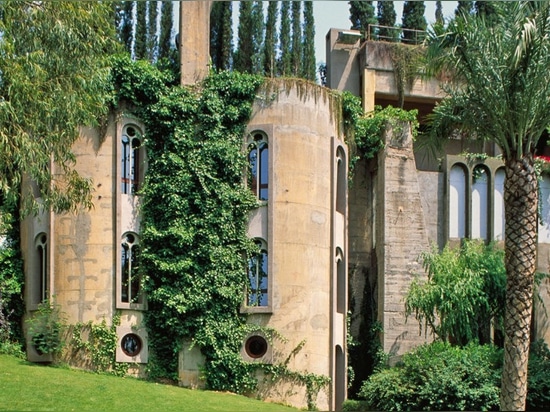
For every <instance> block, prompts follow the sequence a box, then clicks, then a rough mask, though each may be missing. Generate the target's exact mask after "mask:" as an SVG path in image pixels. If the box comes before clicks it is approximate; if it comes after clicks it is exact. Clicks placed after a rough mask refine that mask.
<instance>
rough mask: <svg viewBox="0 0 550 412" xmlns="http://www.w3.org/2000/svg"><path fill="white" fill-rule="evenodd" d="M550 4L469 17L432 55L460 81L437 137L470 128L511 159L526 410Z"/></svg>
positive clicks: (511, 241)
mask: <svg viewBox="0 0 550 412" xmlns="http://www.w3.org/2000/svg"><path fill="white" fill-rule="evenodd" d="M549 3H550V2H546V1H520V2H498V6H497V7H496V17H495V18H496V19H498V24H494V23H487V21H486V19H480V18H477V17H476V16H475V15H473V14H462V15H460V16H458V17H457V18H456V19H455V20H454V21H452V22H450V24H449V26H448V28H446V29H445V30H444V31H443V32H439V33H435V32H433V33H431V35H430V39H429V40H430V42H429V47H428V53H427V57H428V61H429V62H431V63H430V66H431V68H432V69H435V70H438V69H439V70H441V69H445V70H447V72H448V73H451V74H452V75H453V76H452V77H453V79H454V80H453V81H452V82H451V83H449V84H448V85H447V86H446V90H445V91H446V92H447V97H446V98H445V99H444V100H443V101H442V102H441V104H440V105H438V106H437V107H436V109H435V111H434V117H433V120H434V123H433V128H432V131H433V135H434V136H436V135H439V136H441V135H442V134H441V133H448V132H449V131H450V130H452V129H456V128H459V129H462V130H463V131H465V132H469V133H471V134H472V135H474V136H476V137H477V138H483V139H487V140H490V141H492V142H495V143H496V144H497V145H498V146H499V147H500V149H501V150H502V155H503V159H504V164H505V172H506V183H505V187H504V202H505V218H506V228H505V256H506V258H505V264H506V273H507V286H506V308H505V325H504V327H505V331H504V332H505V342H504V368H503V374H502V386H501V396H500V407H501V410H524V408H525V397H526V393H527V360H528V355H529V337H530V335H529V329H530V321H531V312H532V302H533V299H532V298H533V280H534V273H535V268H536V258H537V228H538V214H537V204H538V190H537V175H536V173H535V167H534V152H535V147H536V144H537V141H538V139H539V137H540V136H541V134H542V133H543V131H544V129H545V128H547V127H548V126H549V125H550V82H549V81H548V68H549V67H550V42H549V41H548V37H549V36H550V4H549ZM495 4H497V3H496V2H495ZM446 135H447V136H448V135H449V134H446Z"/></svg>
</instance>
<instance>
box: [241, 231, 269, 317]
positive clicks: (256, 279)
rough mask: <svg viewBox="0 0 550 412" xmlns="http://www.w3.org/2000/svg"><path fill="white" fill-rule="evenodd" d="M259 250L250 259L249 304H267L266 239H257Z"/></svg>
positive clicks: (247, 302)
mask: <svg viewBox="0 0 550 412" xmlns="http://www.w3.org/2000/svg"><path fill="white" fill-rule="evenodd" d="M256 247H257V250H256V252H255V253H254V255H253V256H252V257H250V259H249V260H248V281H249V284H248V293H247V301H246V304H247V306H267V305H268V295H267V292H268V290H267V287H268V284H267V245H266V243H265V241H263V240H260V239H257V240H256Z"/></svg>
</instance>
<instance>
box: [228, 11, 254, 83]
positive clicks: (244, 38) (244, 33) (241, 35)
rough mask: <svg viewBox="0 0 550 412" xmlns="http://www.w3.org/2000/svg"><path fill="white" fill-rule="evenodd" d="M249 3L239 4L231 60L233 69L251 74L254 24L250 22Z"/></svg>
mask: <svg viewBox="0 0 550 412" xmlns="http://www.w3.org/2000/svg"><path fill="white" fill-rule="evenodd" d="M252 6H253V2H251V1H241V2H240V3H239V27H238V29H237V30H238V41H237V50H235V57H234V58H233V68H234V69H235V70H237V71H240V72H241V73H252V71H251V70H252V67H253V64H252V57H253V55H254V32H253V30H254V29H253V27H254V22H253V20H252Z"/></svg>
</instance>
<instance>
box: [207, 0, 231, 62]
mask: <svg viewBox="0 0 550 412" xmlns="http://www.w3.org/2000/svg"><path fill="white" fill-rule="evenodd" d="M232 14H233V3H232V2H230V1H216V2H214V3H213V4H212V11H211V12H210V56H211V58H212V65H213V66H214V68H215V69H217V70H229V69H230V68H231V50H232V48H233V39H232V38H233V21H232Z"/></svg>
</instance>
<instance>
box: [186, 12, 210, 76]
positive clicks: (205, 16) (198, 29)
mask: <svg viewBox="0 0 550 412" xmlns="http://www.w3.org/2000/svg"><path fill="white" fill-rule="evenodd" d="M179 7H180V27H179V42H180V65H181V85H182V86H191V85H194V84H196V83H197V82H199V81H201V80H203V79H204V78H205V77H206V76H207V75H208V71H209V69H210V68H209V64H210V49H209V47H210V41H209V38H210V9H211V7H212V2H211V1H180V2H179Z"/></svg>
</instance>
